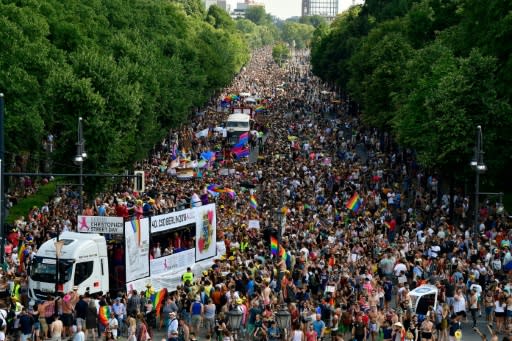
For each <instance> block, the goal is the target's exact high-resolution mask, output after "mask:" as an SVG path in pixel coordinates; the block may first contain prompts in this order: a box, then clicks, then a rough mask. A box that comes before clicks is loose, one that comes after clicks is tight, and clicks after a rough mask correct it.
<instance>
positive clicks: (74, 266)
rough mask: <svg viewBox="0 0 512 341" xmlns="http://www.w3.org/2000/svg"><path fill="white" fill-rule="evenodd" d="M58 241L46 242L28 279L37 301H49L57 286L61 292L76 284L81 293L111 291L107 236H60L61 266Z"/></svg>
mask: <svg viewBox="0 0 512 341" xmlns="http://www.w3.org/2000/svg"><path fill="white" fill-rule="evenodd" d="M56 242H57V239H56V238H53V239H51V240H48V241H46V242H45V243H43V245H41V247H40V248H39V250H38V251H37V254H36V255H35V256H34V259H33V261H32V269H31V271H30V277H29V281H28V292H29V297H30V298H32V299H34V300H36V301H39V300H45V299H46V298H47V296H48V294H54V293H55V289H56V288H57V291H58V292H62V293H66V292H69V291H71V290H72V289H73V287H74V286H75V285H76V286H77V287H78V293H79V294H84V293H85V292H89V293H91V294H93V293H97V292H100V291H101V292H104V293H106V292H108V290H109V268H108V258H107V257H108V256H107V243H106V241H105V238H104V237H103V236H101V235H99V234H93V233H76V232H63V233H62V234H61V235H60V236H59V242H60V245H62V248H61V252H60V256H59V258H58V261H59V263H58V267H57V257H56V252H55V250H56V249H55V247H56ZM57 271H58V276H57ZM57 279H58V284H57V286H56V284H55V283H56V281H57Z"/></svg>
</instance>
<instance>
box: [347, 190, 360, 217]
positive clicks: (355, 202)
mask: <svg viewBox="0 0 512 341" xmlns="http://www.w3.org/2000/svg"><path fill="white" fill-rule="evenodd" d="M345 207H346V208H348V209H349V210H352V211H353V212H355V213H357V211H359V209H360V208H361V197H360V196H359V194H358V193H357V192H356V193H354V195H353V196H352V198H350V200H349V201H347V204H346V205H345Z"/></svg>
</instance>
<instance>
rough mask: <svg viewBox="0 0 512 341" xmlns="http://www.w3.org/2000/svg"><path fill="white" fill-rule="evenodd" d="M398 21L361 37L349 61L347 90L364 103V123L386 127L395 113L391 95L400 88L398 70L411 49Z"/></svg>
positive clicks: (387, 23)
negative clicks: (358, 45)
mask: <svg viewBox="0 0 512 341" xmlns="http://www.w3.org/2000/svg"><path fill="white" fill-rule="evenodd" d="M401 27H402V22H401V21H400V20H393V21H387V22H385V23H383V24H381V25H379V27H377V28H375V29H373V30H372V31H370V33H369V35H368V36H367V37H365V38H363V39H361V44H360V47H359V48H358V49H357V51H356V52H355V53H354V54H353V55H352V56H351V58H350V60H349V69H350V81H349V82H348V89H349V90H350V92H351V93H352V94H353V95H354V97H355V98H356V100H358V102H359V103H362V104H363V106H364V114H363V120H364V121H365V123H367V124H369V125H371V126H374V127H378V128H381V129H382V128H384V129H389V128H390V123H391V120H392V118H393V116H394V113H395V108H394V106H393V104H392V97H393V96H394V95H395V94H396V93H397V92H399V91H400V89H401V87H402V82H401V71H402V68H403V65H404V64H405V63H406V62H407V61H408V60H409V58H410V56H411V54H412V52H413V49H412V47H411V46H410V45H409V43H408V41H407V40H406V39H405V38H404V37H403V35H402V34H401V33H399V32H401Z"/></svg>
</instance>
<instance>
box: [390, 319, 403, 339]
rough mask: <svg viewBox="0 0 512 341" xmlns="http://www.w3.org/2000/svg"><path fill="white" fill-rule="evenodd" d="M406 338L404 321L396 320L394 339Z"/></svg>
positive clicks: (392, 337) (392, 334)
mask: <svg viewBox="0 0 512 341" xmlns="http://www.w3.org/2000/svg"><path fill="white" fill-rule="evenodd" d="M404 338H405V328H404V326H403V324H402V323H400V322H395V323H394V324H393V332H392V333H391V340H392V341H402V340H404Z"/></svg>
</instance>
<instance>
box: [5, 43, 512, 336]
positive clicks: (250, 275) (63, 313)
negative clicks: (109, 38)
mask: <svg viewBox="0 0 512 341" xmlns="http://www.w3.org/2000/svg"><path fill="white" fill-rule="evenodd" d="M330 90H331V89H327V88H325V87H324V85H323V84H322V83H321V82H320V81H319V80H318V79H317V78H315V77H314V76H312V75H311V73H310V70H309V66H308V55H307V53H306V52H303V51H297V52H296V54H295V55H294V57H293V58H292V60H291V61H290V62H289V64H288V65H287V66H286V67H285V68H279V67H278V66H277V65H276V64H275V63H274V62H273V61H272V59H271V52H270V50H269V49H262V50H259V51H256V52H255V53H254V55H253V58H252V60H251V61H250V63H249V64H248V65H246V67H245V68H244V69H243V70H242V72H241V73H240V74H239V75H238V76H237V77H236V78H235V79H234V81H233V83H232V85H231V86H230V87H228V88H227V89H225V91H224V93H222V94H221V95H220V96H219V97H218V98H215V99H212V101H211V103H210V105H209V107H208V108H207V109H206V110H205V111H204V112H201V113H197V114H196V115H194V117H193V118H192V121H191V123H190V125H186V126H185V125H184V126H182V127H180V128H179V129H175V130H171V131H170V133H169V136H168V137H167V138H166V139H165V140H163V141H162V143H161V144H160V145H158V146H155V148H154V150H153V151H152V153H151V155H150V157H149V158H148V159H147V160H145V161H144V162H140V163H138V164H137V165H135V167H136V168H138V169H140V168H142V169H144V171H145V172H146V173H145V174H146V179H145V180H146V181H145V182H146V190H145V192H144V193H137V192H134V191H133V190H132V185H131V184H130V183H129V182H126V183H122V184H120V185H118V186H117V187H116V188H115V189H114V190H113V191H112V192H109V193H105V194H102V195H99V196H98V197H96V198H93V199H89V200H85V202H87V203H88V204H87V205H86V206H85V207H84V211H83V212H82V214H85V215H118V216H124V217H125V218H128V217H130V216H132V215H140V216H144V215H154V214H161V213H166V212H170V211H173V210H179V209H183V208H186V207H190V205H191V204H192V205H193V204H195V203H196V201H194V198H196V197H199V198H200V201H201V204H205V203H209V202H216V203H217V215H218V217H217V233H218V236H217V240H223V241H224V242H225V245H226V250H227V253H226V255H225V256H223V257H221V258H220V259H217V260H216V261H215V264H214V265H213V266H212V268H211V269H210V270H209V271H205V272H204V273H202V274H194V275H192V274H188V275H186V276H185V275H184V283H183V285H182V286H181V287H179V288H178V290H177V291H174V292H171V293H169V295H168V297H167V298H166V299H165V304H163V308H162V311H159V312H155V311H153V310H152V305H151V303H150V302H148V297H149V293H150V292H151V287H149V286H148V288H147V290H145V291H143V292H141V293H137V292H136V291H134V292H129V293H123V292H120V293H119V294H118V295H115V297H111V296H110V294H105V295H103V296H99V297H92V296H91V297H90V296H89V295H87V294H86V295H84V296H79V295H77V294H75V293H74V292H71V293H67V294H66V295H64V296H63V297H62V298H57V299H54V298H52V297H49V299H48V300H47V301H44V302H37V304H36V305H35V306H34V305H31V304H30V302H28V300H27V298H26V285H27V283H26V274H27V272H29V271H30V258H31V257H32V255H33V254H34V253H35V252H36V251H37V247H38V246H39V245H41V243H42V242H44V241H45V240H48V239H50V238H52V237H54V236H55V235H56V233H57V231H65V230H73V229H74V228H75V226H76V214H77V210H78V193H76V192H74V191H72V190H71V189H70V188H67V187H62V188H59V191H58V193H57V195H56V197H55V198H54V199H53V200H52V201H51V202H48V203H46V204H45V205H43V206H42V207H34V208H33V209H32V210H31V211H30V212H29V214H28V216H27V217H20V219H18V220H17V221H16V222H15V226H14V229H13V230H12V231H11V233H10V234H9V236H8V238H7V239H8V244H7V246H6V253H7V256H8V257H7V261H8V268H7V269H5V270H3V272H2V278H1V282H2V283H0V285H1V286H2V288H3V289H4V290H5V292H6V293H7V294H6V295H8V296H11V297H12V298H13V300H12V301H13V304H11V305H10V307H7V306H6V307H5V308H6V309H5V310H4V311H5V313H6V314H5V316H3V317H4V319H3V320H4V322H3V325H4V326H5V325H7V326H8V330H9V332H11V335H15V334H13V333H18V335H21V340H22V341H25V340H27V339H28V338H32V339H34V341H37V340H40V339H45V338H49V337H51V338H52V339H54V340H60V339H61V338H65V337H71V336H72V337H73V340H76V341H82V340H85V339H87V338H88V337H89V338H93V339H94V340H96V338H98V337H102V338H106V339H107V340H110V339H116V338H117V337H118V336H122V337H127V338H128V339H129V340H130V341H134V340H138V341H147V340H148V339H149V338H152V337H153V334H154V332H155V331H156V330H159V329H161V330H166V331H167V338H168V339H169V340H170V341H174V340H179V341H189V340H195V339H198V338H201V339H202V338H207V339H208V338H216V339H218V340H224V341H230V340H233V339H234V338H239V339H240V338H248V339H251V340H269V341H276V340H279V339H282V338H284V337H286V338H288V340H291V341H305V340H307V341H317V340H320V339H327V338H330V339H331V340H357V341H362V340H372V341H376V340H385V341H391V340H392V341H405V340H408V341H410V340H414V341H417V340H424V341H430V340H439V341H448V340H450V341H451V340H456V339H464V336H460V334H461V333H462V332H461V330H462V329H463V328H462V325H463V324H472V325H473V326H477V320H478V319H479V317H480V316H481V315H483V316H484V317H485V319H486V321H487V323H489V324H490V325H491V326H492V328H491V330H492V332H493V334H492V336H491V337H492V339H493V340H498V337H500V336H502V339H503V340H508V338H507V337H508V336H509V335H510V333H511V331H512V330H511V327H512V280H511V278H509V276H508V270H509V266H512V263H511V261H512V255H511V253H510V240H511V235H510V233H509V229H508V223H509V222H508V221H507V220H506V217H505V216H504V215H503V212H502V211H501V210H500V207H499V206H497V205H496V203H494V202H492V201H485V202H483V203H482V206H481V207H480V210H479V217H478V222H479V226H477V227H476V228H473V226H472V223H471V221H472V213H471V211H470V208H471V207H470V206H469V197H468V196H466V195H465V194H464V193H462V191H459V192H457V191H456V192H455V193H454V194H453V195H452V196H450V195H449V194H447V193H446V191H445V190H444V188H443V187H442V181H441V180H442V174H435V173H433V174H429V173H427V172H426V171H425V170H423V169H422V168H421V167H420V166H419V165H418V164H417V163H416V160H415V156H414V151H412V150H408V149H402V148H399V147H398V146H396V145H395V144H394V143H393V141H392V139H391V138H390V137H389V136H388V135H387V134H386V133H385V132H380V131H377V130H375V129H370V128H368V127H365V126H363V125H362V124H361V122H360V121H359V118H358V116H357V115H353V114H350V113H349V112H348V111H347V110H345V109H346V107H345V106H344V104H346V103H343V102H342V103H338V102H337V101H336V102H335V101H332V99H333V98H334V97H333V96H334V94H333V93H332V92H331V91H330ZM241 92H249V93H251V94H254V95H255V96H258V97H260V98H262V99H265V100H266V104H265V105H266V109H267V110H266V111H267V112H266V113H261V114H256V115H255V116H254V121H255V123H254V126H253V128H252V129H253V130H254V131H255V132H256V133H254V134H252V133H251V134H250V136H260V137H261V136H263V138H261V139H260V140H259V141H258V143H257V144H256V143H254V141H250V145H251V149H252V153H251V156H250V157H249V158H241V159H237V158H236V157H235V156H234V155H232V154H231V153H230V146H229V145H228V144H227V143H226V139H225V138H224V136H223V134H222V129H219V130H218V129H216V128H217V127H219V126H220V125H221V123H222V122H223V121H224V120H225V118H226V116H227V112H228V109H227V108H225V107H223V106H222V105H221V103H222V101H223V100H224V99H225V98H226V97H227V96H229V95H230V94H239V93H241ZM235 104H236V103H231V105H235ZM206 128H209V130H208V131H209V132H208V135H207V136H202V137H198V136H197V135H196V133H197V132H198V131H202V130H204V129H206ZM257 132H260V133H261V134H257ZM208 151H218V153H217V160H216V161H215V162H212V164H211V165H210V166H209V167H208V168H205V169H204V170H203V171H201V175H200V176H198V177H196V178H194V179H193V180H187V181H180V180H178V179H177V178H176V177H175V176H174V175H175V174H174V171H173V169H175V168H174V166H173V164H174V163H175V162H176V160H177V159H178V160H179V159H181V160H187V162H191V161H194V160H200V158H201V154H202V153H204V152H208ZM254 154H256V157H254V156H255V155H254ZM220 168H228V169H234V172H233V173H232V174H231V175H228V176H220V175H219V169H220ZM209 184H219V185H222V186H224V187H226V188H230V189H233V190H234V192H235V193H236V195H235V196H231V195H228V194H227V193H222V194H216V193H212V192H209V191H207V186H208V185H209ZM251 195H253V196H254V198H255V200H256V201H257V205H254V204H253V205H251V204H250V203H249V200H250V197H251ZM349 201H354V202H356V204H357V205H356V206H357V207H348V206H349V205H347V203H348V202H349ZM249 220H258V221H259V222H260V228H259V229H257V228H252V229H249V228H248V221H249ZM279 230H281V231H279ZM475 231H477V233H475ZM273 238H275V239H276V240H277V241H278V243H279V247H282V248H283V250H284V253H285V255H284V256H281V255H280V256H279V257H276V255H275V254H274V255H273V254H272V253H271V251H270V250H271V247H270V244H271V243H270V241H271V239H273ZM19 240H23V242H24V244H25V245H26V246H27V247H26V251H24V252H25V253H26V255H25V256H24V257H23V259H24V261H25V264H22V265H21V266H20V265H19V264H18V263H19V259H18V252H17V246H18V243H19ZM164 251H165V250H163V249H162V250H158V251H157V252H159V254H161V253H163V252H164ZM153 256H154V255H153ZM424 285H425V286H429V285H430V286H432V287H435V288H437V293H438V295H437V301H434V302H430V303H431V304H432V305H431V306H427V307H426V309H425V311H424V312H422V313H419V312H418V311H419V310H418V309H417V308H418V307H417V306H416V304H417V302H415V300H414V298H413V297H412V296H411V295H410V293H411V291H412V290H414V289H415V288H417V287H420V286H424ZM0 290H1V289H0ZM16 303H17V304H16ZM435 303H437V304H435ZM103 306H109V307H110V311H111V312H112V313H111V316H110V318H109V319H108V323H105V324H102V323H99V318H100V316H99V314H100V310H101V307H103ZM283 308H285V309H287V310H288V311H289V313H290V315H291V323H290V326H289V328H284V329H283V328H281V327H279V326H278V325H277V323H276V322H277V319H276V313H277V311H278V309H283ZM233 309H238V310H240V311H241V312H242V314H243V319H242V327H241V330H240V331H237V332H236V333H233V332H234V330H233V328H232V326H229V325H228V321H227V318H226V316H227V315H226V314H227V313H228V312H229V311H231V310H233ZM475 333H481V331H480V330H479V329H476V330H475ZM482 338H485V336H484V335H483V334H482ZM0 341H3V340H2V339H1V338H0Z"/></svg>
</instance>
